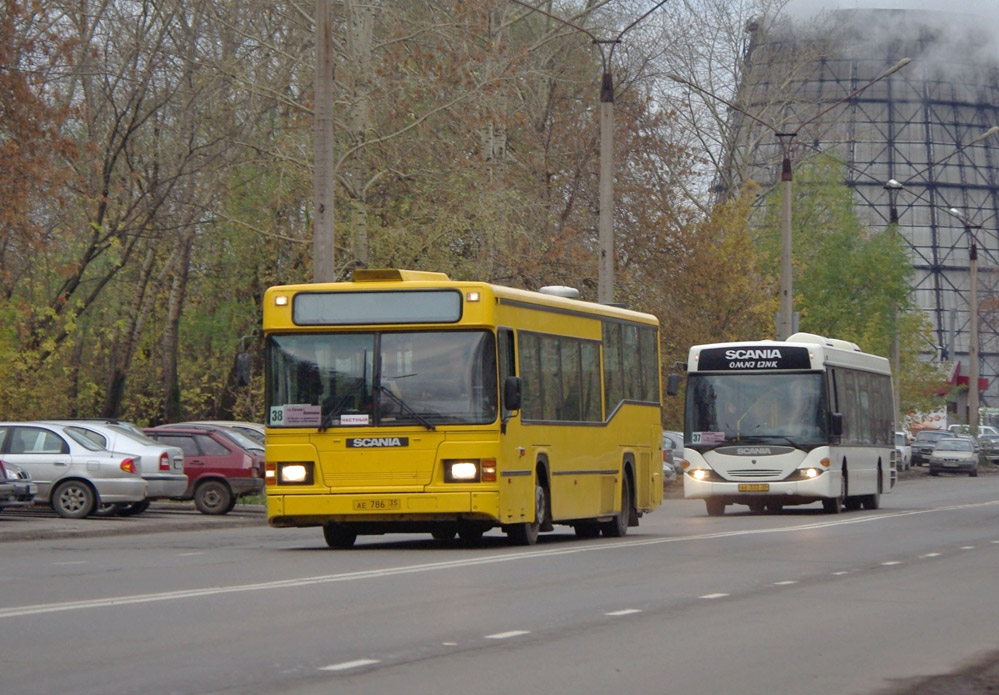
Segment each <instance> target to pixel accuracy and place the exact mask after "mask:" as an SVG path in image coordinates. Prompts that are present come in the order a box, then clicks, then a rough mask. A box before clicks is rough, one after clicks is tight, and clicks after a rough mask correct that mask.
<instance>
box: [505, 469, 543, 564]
mask: <svg viewBox="0 0 999 695" xmlns="http://www.w3.org/2000/svg"><path fill="white" fill-rule="evenodd" d="M547 463H548V462H547V460H545V459H543V458H540V459H538V463H537V466H536V467H535V470H534V520H533V521H522V522H519V523H516V524H510V525H508V526H506V527H505V528H504V530H505V531H506V535H507V538H509V539H510V542H511V543H514V544H516V545H534V544H535V543H537V542H538V534H539V533H541V531H542V530H551V528H552V521H551V494H550V491H551V487H550V485H549V479H548V466H547Z"/></svg>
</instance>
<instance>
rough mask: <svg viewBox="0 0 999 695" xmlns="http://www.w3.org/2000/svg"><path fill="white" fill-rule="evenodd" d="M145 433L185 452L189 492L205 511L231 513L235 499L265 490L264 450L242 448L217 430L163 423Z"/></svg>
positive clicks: (186, 494)
mask: <svg viewBox="0 0 999 695" xmlns="http://www.w3.org/2000/svg"><path fill="white" fill-rule="evenodd" d="M143 432H144V433H145V434H146V435H147V436H149V437H152V438H153V439H155V440H156V441H158V442H161V443H163V444H168V445H170V446H176V447H180V449H181V450H182V451H183V452H184V472H185V473H186V474H187V479H188V484H187V491H186V492H185V493H184V495H183V496H182V497H180V498H179V499H193V500H194V504H195V506H196V507H197V508H198V511H199V512H201V513H202V514H228V513H229V512H230V511H232V508H233V507H235V506H236V500H237V499H239V498H240V497H242V496H244V495H253V494H257V493H259V492H261V491H263V489H264V456H263V451H261V450H257V449H253V450H248V449H243V448H242V447H240V446H239V445H238V444H237V443H236V441H235V440H234V439H232V438H230V437H227V436H226V435H225V434H224V433H221V432H218V431H217V430H214V429H210V428H203V427H176V426H172V425H162V426H160V427H150V428H146V429H144V430H143Z"/></svg>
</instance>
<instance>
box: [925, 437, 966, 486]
mask: <svg viewBox="0 0 999 695" xmlns="http://www.w3.org/2000/svg"><path fill="white" fill-rule="evenodd" d="M940 473H967V474H968V475H970V476H971V477H972V478H974V477H977V476H978V451H977V450H976V447H975V442H973V441H972V440H971V439H969V438H967V437H944V438H942V439H940V440H939V441H938V442H937V445H936V447H934V449H933V453H932V454H930V475H940Z"/></svg>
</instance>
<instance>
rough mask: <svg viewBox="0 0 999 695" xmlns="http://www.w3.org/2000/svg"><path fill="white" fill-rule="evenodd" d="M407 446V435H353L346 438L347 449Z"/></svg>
mask: <svg viewBox="0 0 999 695" xmlns="http://www.w3.org/2000/svg"><path fill="white" fill-rule="evenodd" d="M396 446H409V437H353V438H351V439H348V440H347V448H348V449H374V448H383V447H396Z"/></svg>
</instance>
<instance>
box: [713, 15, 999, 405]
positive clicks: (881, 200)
mask: <svg viewBox="0 0 999 695" xmlns="http://www.w3.org/2000/svg"><path fill="white" fill-rule="evenodd" d="M829 20H830V25H829V26H826V27H825V28H824V30H822V31H821V32H815V31H811V30H802V29H800V28H796V27H793V26H790V25H785V26H779V27H771V28H768V29H763V28H762V27H761V26H760V25H759V23H753V24H751V25H750V27H749V28H748V31H749V32H750V33H749V41H748V44H747V49H746V55H745V60H746V75H747V80H746V82H745V84H744V85H743V86H742V88H741V89H740V93H739V95H738V96H737V103H738V104H739V105H740V106H741V107H742V108H744V109H745V110H746V111H747V112H749V113H752V114H754V115H759V116H761V117H762V119H763V120H764V121H766V122H768V123H770V124H771V125H773V126H774V127H775V128H777V129H783V130H785V131H787V130H791V131H793V130H794V129H795V128H796V126H797V125H798V124H800V123H802V122H804V121H806V120H808V119H809V118H810V117H812V116H813V115H814V114H816V113H818V112H819V111H821V110H822V108H824V105H830V104H833V103H835V102H837V101H839V100H841V99H843V97H844V96H846V95H848V94H850V93H851V92H853V91H854V90H856V89H857V88H859V87H861V86H863V85H864V84H866V83H867V82H869V81H870V80H872V79H874V78H875V77H877V76H878V75H880V74H882V73H883V72H884V71H885V70H887V69H888V68H890V67H891V66H892V65H894V64H895V63H896V62H898V61H899V60H900V59H901V58H903V57H909V58H912V61H913V62H912V63H911V64H909V65H908V66H907V67H906V68H905V69H903V70H901V71H899V72H897V73H895V74H893V75H891V76H890V77H887V78H885V79H884V80H882V81H880V82H878V83H876V84H874V85H872V86H871V87H869V88H868V89H865V90H864V91H863V92H861V93H860V94H859V95H857V96H856V97H854V98H852V99H850V100H849V101H847V102H846V103H844V104H842V105H840V106H838V107H836V108H835V109H834V110H833V111H831V112H830V113H829V114H828V115H827V116H825V117H823V119H822V120H821V121H816V122H815V123H813V124H811V125H810V126H809V127H808V128H807V130H802V131H799V132H798V133H797V135H796V136H795V139H794V148H793V161H794V162H795V163H796V164H797V163H800V162H801V161H802V160H803V159H806V158H807V157H808V156H810V155H812V154H814V153H815V152H817V151H820V152H827V153H830V154H832V155H834V156H836V157H837V158H839V159H841V160H843V161H844V162H845V164H846V172H847V174H846V176H847V180H846V183H847V185H849V186H850V187H851V188H852V189H853V191H854V193H855V200H856V210H857V213H858V216H859V217H860V219H861V221H862V222H864V223H865V224H867V225H868V226H869V227H871V228H876V229H883V228H885V227H886V226H887V225H888V224H889V221H890V220H891V219H892V217H893V210H892V208H893V202H894V208H895V213H897V221H898V224H899V231H900V233H901V234H902V237H903V238H904V239H905V240H906V242H907V243H908V245H909V251H910V257H911V259H912V267H913V269H914V276H913V290H914V292H915V301H916V304H917V305H918V306H919V307H920V308H922V309H923V310H924V311H926V312H927V314H928V316H929V318H930V320H931V322H932V325H933V333H934V338H935V342H936V347H935V349H931V346H927V356H928V357H929V358H931V359H940V360H943V361H950V362H960V363H961V373H962V374H963V375H965V376H966V375H967V374H968V373H969V370H968V362H967V359H968V346H969V340H968V329H969V317H970V312H969V297H968V292H969V287H970V283H969V277H970V276H969V238H968V234H967V230H966V229H965V225H964V224H963V223H962V221H961V220H959V219H957V218H956V217H954V216H953V215H951V214H949V213H948V212H947V210H948V209H950V208H956V209H957V210H959V211H960V212H961V213H962V214H963V216H964V218H965V219H967V220H970V222H972V223H973V224H974V225H980V226H981V227H980V229H974V233H975V236H976V241H977V246H978V279H979V289H978V296H979V334H980V340H979V370H980V375H981V377H982V378H983V379H988V382H989V386H988V388H987V390H985V391H983V392H982V393H981V404H982V406H993V407H995V406H999V135H993V136H991V137H989V138H986V139H984V140H983V139H980V136H981V135H982V134H983V133H985V132H986V131H987V130H988V129H989V128H991V127H992V126H996V125H999V61H997V59H996V56H997V53H996V51H995V48H992V52H991V55H990V54H989V52H988V51H986V50H984V49H983V47H984V46H987V45H989V43H990V41H991V38H992V37H990V36H988V35H986V34H984V33H982V32H979V30H977V29H976V28H975V22H974V18H971V17H968V16H964V17H962V16H957V15H953V14H950V13H937V12H925V11H909V10H844V11H837V12H834V13H832V14H831V15H830V16H829ZM733 125H734V127H733V128H732V131H733V132H732V133H730V138H731V139H730V148H731V151H730V153H729V155H730V157H729V158H730V166H731V167H732V168H733V171H731V172H728V174H729V176H730V177H731V178H730V179H729V180H731V181H734V182H739V181H741V180H745V179H747V178H753V179H755V180H757V181H759V182H763V183H764V184H767V183H775V182H776V180H777V178H778V177H779V164H780V161H781V149H780V145H779V143H778V142H777V140H776V138H775V137H774V134H773V133H772V132H770V131H767V130H766V129H765V128H763V127H761V126H759V125H757V124H754V123H753V122H751V121H750V120H749V119H745V118H739V117H738V116H737V115H736V116H735V117H734V120H733ZM892 179H894V180H895V181H898V182H900V183H902V184H904V188H903V189H902V190H900V191H897V192H892V191H889V190H886V188H885V184H886V183H887V182H888V181H889V180H892ZM893 198H894V201H893Z"/></svg>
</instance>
